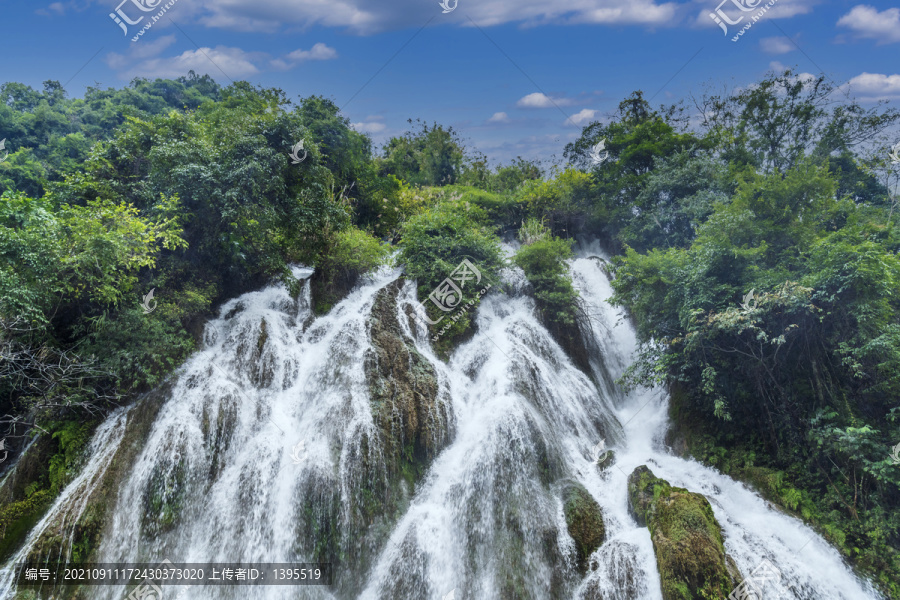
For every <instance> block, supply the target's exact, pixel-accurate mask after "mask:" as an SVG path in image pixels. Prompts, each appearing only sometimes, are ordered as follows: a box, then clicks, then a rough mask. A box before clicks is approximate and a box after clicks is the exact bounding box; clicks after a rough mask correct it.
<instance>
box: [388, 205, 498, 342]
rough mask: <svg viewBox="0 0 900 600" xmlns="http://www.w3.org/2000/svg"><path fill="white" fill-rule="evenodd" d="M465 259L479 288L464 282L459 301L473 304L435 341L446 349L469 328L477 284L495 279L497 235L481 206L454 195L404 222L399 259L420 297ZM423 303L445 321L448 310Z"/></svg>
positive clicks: (432, 315) (434, 317) (431, 315)
mask: <svg viewBox="0 0 900 600" xmlns="http://www.w3.org/2000/svg"><path fill="white" fill-rule="evenodd" d="M463 259H467V260H469V262H471V263H472V264H473V265H474V266H475V267H476V268H477V269H478V271H479V273H480V274H481V279H480V281H478V288H475V287H474V286H471V284H470V285H469V287H463V288H462V289H463V298H462V299H460V302H459V303H458V304H459V305H460V306H462V305H463V303H464V301H467V302H468V301H471V302H473V304H472V305H471V307H470V310H469V311H467V312H465V314H462V315H460V316H459V317H458V318H457V320H456V321H455V322H453V324H452V325H451V326H450V328H449V330H448V331H447V332H446V333H445V334H444V335H443V337H442V338H441V343H440V344H437V345H436V347H437V348H438V350H439V351H445V350H447V349H449V346H450V344H451V343H452V341H453V340H455V339H458V338H459V337H461V336H462V335H463V334H465V333H466V332H467V330H468V329H469V326H470V324H471V321H470V315H471V314H472V311H474V308H475V307H476V306H477V305H478V301H479V300H480V298H481V296H480V295H479V294H478V293H477V292H478V289H480V288H484V287H486V286H488V285H495V284H497V283H498V282H499V276H498V273H499V271H500V269H501V268H502V267H503V266H504V263H505V261H504V259H503V255H502V251H501V249H500V240H499V239H498V238H497V236H496V235H494V233H493V231H492V230H491V228H490V227H489V226H488V217H487V214H486V213H485V211H484V210H483V209H481V208H480V207H478V206H475V205H472V204H468V203H465V202H461V201H458V200H450V201H444V202H441V203H439V204H438V205H437V206H435V207H434V208H433V209H431V210H429V211H427V212H424V213H422V214H419V215H417V216H415V217H413V218H412V219H410V220H409V221H408V222H406V223H405V224H404V225H403V229H402V240H401V244H400V254H399V257H398V261H399V262H400V263H402V264H405V265H406V274H407V275H408V276H409V277H411V278H414V279H415V280H416V281H417V282H418V286H419V287H418V290H419V297H420V298H423V299H424V298H425V296H426V295H427V294H429V293H431V292H432V290H434V289H435V288H437V286H438V285H439V284H441V283H442V282H443V281H444V280H445V279H446V278H448V277H449V276H450V274H451V273H452V272H453V271H454V269H456V268H457V267H458V266H459V264H460V263H461V262H462V261H463ZM472 283H474V282H472ZM423 304H424V305H425V310H426V312H427V314H428V316H429V318H430V319H431V320H432V321H444V317H445V316H446V313H445V312H443V311H441V309H440V308H438V307H437V305H435V304H434V303H433V302H423ZM460 310H461V309H460ZM445 324H446V323H442V327H443V326H444V325H445Z"/></svg>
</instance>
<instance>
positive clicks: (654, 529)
mask: <svg viewBox="0 0 900 600" xmlns="http://www.w3.org/2000/svg"><path fill="white" fill-rule="evenodd" d="M628 499H629V509H630V510H631V512H632V514H633V515H634V518H635V519H636V520H637V522H638V523H639V524H640V525H643V526H646V527H648V528H649V529H650V537H651V539H652V540H653V550H654V552H655V554H656V562H657V565H658V566H659V574H660V579H661V581H662V594H663V598H664V600H694V599H696V600H701V599H702V600H711V599H713V598H727V597H728V594H729V592H730V591H731V589H732V588H734V586H735V585H736V584H737V583H738V580H737V579H736V578H735V574H733V573H732V572H731V570H730V569H729V558H728V557H727V556H726V554H725V547H724V544H723V539H722V530H721V528H720V527H719V523H718V522H717V521H716V518H715V516H713V512H712V507H711V506H710V505H709V501H707V499H706V498H705V497H703V496H702V495H701V494H695V493H693V492H689V491H687V490H685V489H683V488H677V487H672V486H671V485H669V483H668V482H667V481H665V480H663V479H659V478H658V477H656V476H655V475H654V474H653V473H652V472H651V471H650V469H648V468H647V467H646V466H640V467H638V468H637V469H635V470H634V472H633V473H632V474H631V475H630V476H629V477H628ZM732 564H733V563H732Z"/></svg>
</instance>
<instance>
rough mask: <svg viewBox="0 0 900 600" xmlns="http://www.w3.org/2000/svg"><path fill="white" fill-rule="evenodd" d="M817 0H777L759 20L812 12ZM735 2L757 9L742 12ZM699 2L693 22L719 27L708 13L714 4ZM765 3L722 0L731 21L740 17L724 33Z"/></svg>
mask: <svg viewBox="0 0 900 600" xmlns="http://www.w3.org/2000/svg"><path fill="white" fill-rule="evenodd" d="M818 1H819V0H779V1H778V2H776V3H775V4H774V5H773V6H772V7H770V8H769V10H767V11H766V12H765V13H764V14H763V16H762V17H761V18H760V20H761V21H764V20H766V19H790V18H792V17H796V16H798V15H806V14H809V13H810V12H812V9H813V7H814V6H815V5H816V4H817V3H818ZM736 3H740V4H742V5H743V6H746V7H750V6H753V7H755V8H757V9H758V10H750V11H747V12H744V11H742V10H740V9H739V8H737V7H736V6H735V4H736ZM699 4H700V5H701V8H700V12H699V13H698V14H697V18H696V21H695V24H696V25H699V26H700V27H719V25H718V24H717V23H716V22H715V20H713V19H712V18H710V13H712V12H714V10H715V8H716V5H715V4H713V5H712V6H710V3H709V2H707V0H700V1H699ZM765 5H766V2H764V1H763V0H731V2H728V1H727V0H726V1H725V2H723V3H722V4H721V8H722V12H724V13H725V14H726V15H728V16H729V18H730V19H731V20H732V21H735V20H738V19H740V22H739V23H738V24H737V25H729V26H728V34H726V35H729V34H731V32H732V31H736V30H737V29H740V28H741V27H743V26H744V25H745V24H746V23H747V18H749V17H752V16H753V15H756V14H757V13H758V12H759V10H762V8H763V7H764V6H765Z"/></svg>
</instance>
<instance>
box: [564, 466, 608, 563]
mask: <svg viewBox="0 0 900 600" xmlns="http://www.w3.org/2000/svg"><path fill="white" fill-rule="evenodd" d="M562 501H563V513H564V514H565V517H566V526H567V529H568V530H569V535H570V536H572V539H573V540H575V549H576V552H577V558H578V569H579V571H581V573H585V572H586V571H587V568H588V560H589V559H590V556H591V554H593V552H594V550H596V549H597V548H599V547H600V545H601V544H602V543H603V542H604V541H605V540H606V526H605V525H604V524H603V511H602V509H601V508H600V505H599V504H597V501H596V500H594V499H593V498H592V497H591V495H590V493H588V491H587V490H586V489H584V487H583V486H581V485H580V484H578V483H575V482H570V483H567V484H566V485H565V486H564V487H563V492H562Z"/></svg>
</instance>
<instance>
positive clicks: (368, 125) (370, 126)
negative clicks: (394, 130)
mask: <svg viewBox="0 0 900 600" xmlns="http://www.w3.org/2000/svg"><path fill="white" fill-rule="evenodd" d="M350 127H352V128H353V129H355V130H356V131H359V132H360V133H381V132H382V131H384V130H385V129H387V125H385V124H384V123H379V122H378V121H368V122H365V123H351V124H350Z"/></svg>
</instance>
